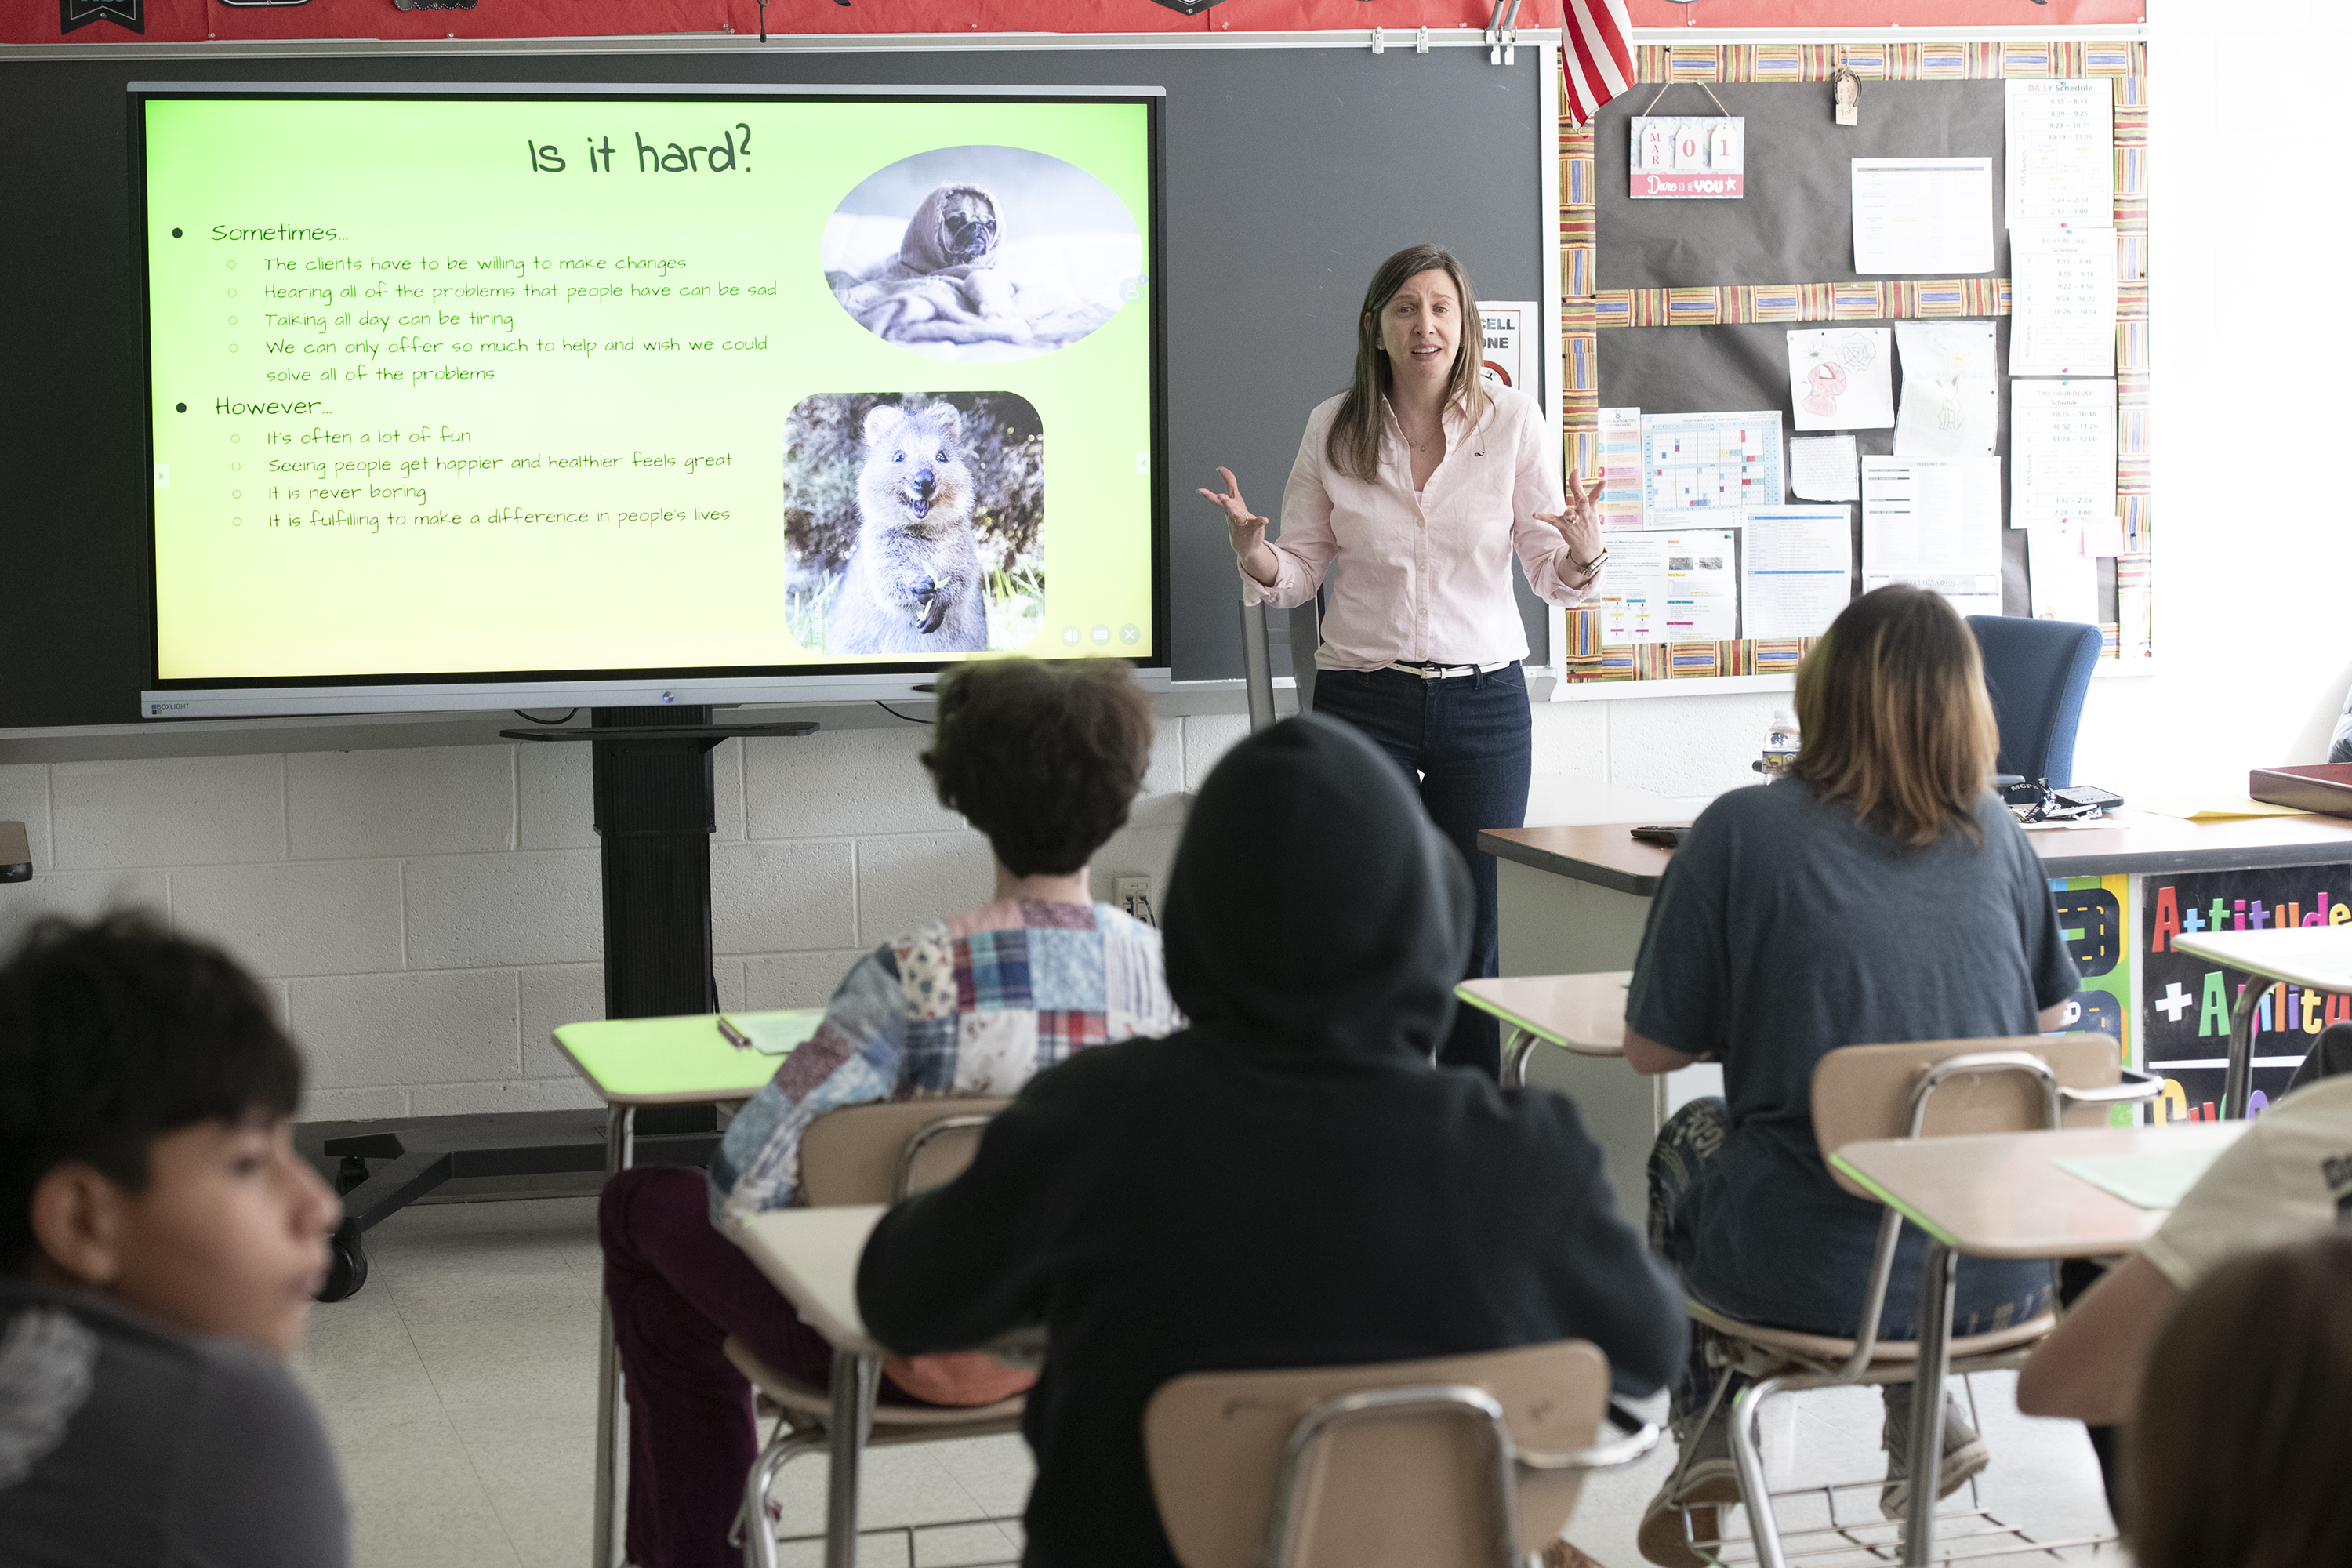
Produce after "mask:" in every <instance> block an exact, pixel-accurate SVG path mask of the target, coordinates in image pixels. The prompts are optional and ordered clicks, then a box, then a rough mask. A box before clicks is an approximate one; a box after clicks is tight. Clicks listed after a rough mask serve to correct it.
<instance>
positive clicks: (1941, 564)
mask: <svg viewBox="0 0 2352 1568" xmlns="http://www.w3.org/2000/svg"><path fill="white" fill-rule="evenodd" d="M1889 583H1908V584H1912V585H1913V586H1914V587H1919V588H1931V589H1933V590H1935V591H1936V592H1937V593H1938V594H1941V595H1944V597H1945V598H1947V599H1948V600H1950V601H1951V603H1952V608H1954V609H1956V610H1958V612H1959V613H1960V614H1962V615H1964V616H1997V615H2000V458H1990V457H1987V458H1863V460H1862V591H1863V592H1864V593H1865V594H1867V593H1869V592H1870V591H1871V590H1873V589H1874V588H1883V587H1885V586H1886V585H1887V584H1889Z"/></svg>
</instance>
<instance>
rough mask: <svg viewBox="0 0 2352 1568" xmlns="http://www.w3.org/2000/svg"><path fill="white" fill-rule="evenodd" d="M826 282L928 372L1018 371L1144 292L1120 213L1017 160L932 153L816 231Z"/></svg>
mask: <svg viewBox="0 0 2352 1568" xmlns="http://www.w3.org/2000/svg"><path fill="white" fill-rule="evenodd" d="M822 251H823V260H824V278H825V282H826V284H827V285H828V286H830V287H831V289H833V297H834V298H835V300H839V301H840V302H841V308H842V309H843V310H846V311H848V312H849V314H850V316H851V318H852V319H853V320H855V321H856V322H857V323H858V325H860V326H862V327H864V328H865V329H866V331H869V332H872V333H873V334H874V335H875V336H876V337H877V338H880V339H881V340H882V341H883V342H888V343H896V344H897V345H898V346H899V347H900V348H904V349H910V350H912V351H913V352H915V353H922V354H929V355H930V356H931V357H933V358H935V359H949V360H957V361H961V362H966V363H982V362H989V361H996V360H1009V359H1028V358H1032V357H1034V356H1035V355H1038V354H1045V353H1053V352H1054V351H1055V350H1056V349H1061V348H1066V347H1068V346H1069V345H1070V344H1072V343H1074V342H1077V341H1078V340H1079V339H1081V338H1084V337H1085V336H1087V334H1088V333H1090V332H1092V331H1095V330H1096V329H1097V328H1098V327H1100V326H1101V325H1102V324H1103V323H1104V322H1106V321H1109V320H1110V319H1111V317H1113V316H1115V315H1117V314H1118V310H1119V307H1120V306H1122V305H1123V304H1125V303H1126V302H1127V301H1128V300H1132V299H1134V298H1136V297H1137V296H1138V294H1139V292H1140V290H1141V289H1142V287H1143V281H1144V279H1143V240H1142V237H1141V236H1140V235H1139V233H1138V232H1137V230H1136V226H1135V219H1134V217H1133V216H1132V215H1131V214H1129V212H1128V210H1127V205H1126V204H1125V203H1123V202H1121V201H1120V200H1119V199H1118V196H1116V195H1112V193H1111V190H1110V187H1109V186H1108V185H1106V184H1103V183H1102V182H1101V181H1100V180H1097V179H1096V178H1095V177H1094V176H1093V175H1092V174H1087V172H1086V171H1085V170H1084V169H1081V168H1078V167H1077V166H1076V164H1072V163H1064V162H1063V161H1062V160H1060V159H1059V158H1053V157H1048V156H1047V155H1046V154H1045V153H1033V152H1031V151H1029V150H1028V149H1027V148H1024V147H940V148H936V149H934V150H932V151H931V152H929V153H917V154H915V155H914V156H913V157H911V158H902V159H900V160H899V161H898V162H897V163H892V164H889V165H887V167H885V168H882V169H880V170H877V171H876V172H875V173H874V174H869V175H867V176H866V178H865V179H864V180H862V181H860V182H859V183H858V184H857V185H856V188H855V189H853V190H852V191H851V192H850V193H849V194H848V195H846V196H844V197H843V198H842V199H841V204H840V205H839V206H837V207H835V209H834V213H833V216H832V217H831V218H829V219H828V220H827V221H826V223H825V226H824V242H823V246H822Z"/></svg>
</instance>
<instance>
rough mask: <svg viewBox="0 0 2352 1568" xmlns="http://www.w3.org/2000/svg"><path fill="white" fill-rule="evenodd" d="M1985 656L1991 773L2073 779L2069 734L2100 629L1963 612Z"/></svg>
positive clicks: (2060, 782)
mask: <svg viewBox="0 0 2352 1568" xmlns="http://www.w3.org/2000/svg"><path fill="white" fill-rule="evenodd" d="M1968 620H1969V630H1970V631H1972V632H1974V633H1976V635H1977V647H1978V648H1979V650H1980V651H1981V652H1982V653H1983V655H1984V673H1985V689H1986V690H1987V691H1988V692H1990V694H1991V696H1992V711H1993V717H1994V718H1995V719H1997V720H1999V721H2000V762H1998V763H1995V764H1994V771H1995V772H1997V773H2014V774H2016V775H2017V776H2018V777H2020V778H2022V779H2024V780H2025V781H2026V782H2027V783H2029V784H2030V783H2032V781H2033V780H2035V779H2047V780H2049V781H2050V784H2051V787H2052V788H2053V789H2063V788H2064V787H2066V786H2067V785H2068V784H2073V783H2074V731H2075V730H2076V729H2077V728H2078V727H2080V726H2081V724H2082V722H2083V699H2084V697H2085V696H2087V695H2088V694H2089V692H2090V689H2091V671H2092V670H2093V669H2095V668H2097V667H2098V662H2099V644H2100V637H2099V628H2098V627H2096V626H2084V624H2082V623H2081V622H2080V621H2036V620H2029V619H2027V618H2026V617H2024V616H1969V618H1968Z"/></svg>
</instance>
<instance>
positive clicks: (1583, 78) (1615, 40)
mask: <svg viewBox="0 0 2352 1568" xmlns="http://www.w3.org/2000/svg"><path fill="white" fill-rule="evenodd" d="M1564 4H1565V10H1566V15H1565V16H1563V17H1562V18H1561V23H1560V29H1559V74H1560V76H1561V78H1562V79H1563V81H1564V84H1565V85H1566V87H1567V89H1568V112H1569V114H1570V117H1571V118H1573V119H1574V120H1575V121H1576V122H1577V123H1578V124H1579V125H1582V124H1584V123H1586V122H1587V121H1590V120H1591V118H1592V117H1593V115H1595V114H1596V113H1598V112H1600V110H1601V105H1602V104H1604V103H1606V102H1608V101H1609V100H1611V99H1612V98H1614V97H1616V96H1617V95H1618V94H1619V93H1621V92H1622V91H1624V90H1625V89H1627V88H1629V87H1631V86H1633V24H1632V23H1631V22H1629V21H1627V20H1626V19H1625V0H1564Z"/></svg>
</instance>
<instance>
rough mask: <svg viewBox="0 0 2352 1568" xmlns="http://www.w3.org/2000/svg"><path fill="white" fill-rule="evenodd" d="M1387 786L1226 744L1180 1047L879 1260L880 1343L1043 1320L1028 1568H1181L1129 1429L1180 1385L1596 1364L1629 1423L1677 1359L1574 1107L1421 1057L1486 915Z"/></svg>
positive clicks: (1305, 748) (997, 1152)
mask: <svg viewBox="0 0 2352 1568" xmlns="http://www.w3.org/2000/svg"><path fill="white" fill-rule="evenodd" d="M1472 900H1473V895H1472V892H1471V888H1470V880H1469V877H1468V875H1467V874H1466V872H1465V870H1464V868H1463V866H1462V858H1461V857H1460V856H1459V855H1458V854H1456V853H1455V852H1454V848H1453V847H1452V846H1451V845H1450V844H1449V843H1447V842H1446V840H1445V839H1444V837H1441V836H1440V835H1439V833H1438V831H1437V830H1436V829H1435V828H1434V827H1433V826H1431V825H1430V824H1429V822H1428V821H1427V819H1426V818H1425V817H1424V816H1423V815H1422V812H1421V809H1420V806H1419V804H1418V802H1417V801H1416V800H1415V799H1414V797H1413V795H1412V790H1411V788H1410V787H1409V786H1408V785H1407V784H1405V782H1404V780H1403V778H1402V776H1401V775H1400V774H1399V773H1398V771H1397V770H1396V769H1395V768H1393V767H1389V766H1383V765H1382V764H1381V752H1379V751H1378V750H1377V749H1376V748H1375V747H1374V745H1373V743H1372V742H1370V741H1369V740H1367V739H1365V738H1364V737H1363V735H1361V734H1360V732H1358V731H1356V730H1355V729H1353V728H1352V727H1350V726H1349V725H1346V724H1342V723H1339V722H1338V721H1332V720H1328V719H1323V718H1319V717H1315V716H1311V715H1310V716H1307V717H1303V718H1299V719H1294V720H1291V721H1287V722H1286V723H1283V724H1278V725H1276V726H1275V727H1274V728H1273V729H1271V730H1269V731H1265V733H1263V734H1260V735H1257V736H1254V737H1252V738H1251V739H1250V740H1247V741H1245V742H1242V744H1240V745H1239V746H1237V747H1235V748H1234V751H1233V752H1232V753H1231V754H1229V755H1228V756H1227V757H1226V758H1225V760H1224V761H1223V763H1219V764H1218V766H1217V768H1216V770H1215V772H1214V773H1212V774H1211V775H1210V777H1209V780H1208V782H1207V784H1205V785H1204V786H1203V787H1202V791H1201V794H1200V796H1199V798H1198V800H1197V801H1196V802H1195V803H1194V805H1193V807H1192V817H1191V820H1190V822H1189V823H1188V825H1187V826H1186V827H1185V830H1184V838H1183V842H1182V844H1181V846H1180V847H1179V848H1178V850H1177V855H1176V865H1175V869H1174V872H1173V874H1172V875H1171V878H1170V880H1169V886H1168V898H1167V910H1166V918H1167V925H1166V933H1167V950H1168V983H1169V988H1170V989H1171V991H1172V992H1173V993H1174V994H1175V996H1176V999H1177V1003H1178V1005H1180V1006H1181V1007H1182V1008H1183V1010H1184V1012H1185V1014H1186V1016H1188V1017H1190V1019H1191V1020H1192V1024H1191V1026H1190V1027H1189V1028H1188V1029H1186V1030H1185V1031H1184V1032H1183V1033H1181V1034H1179V1035H1175V1036H1171V1037H1168V1038H1166V1039H1162V1040H1135V1041H1130V1042H1129V1043H1127V1044H1125V1045H1118V1046H1108V1047H1099V1048H1097V1049H1095V1050H1091V1051H1088V1052H1087V1053H1086V1055H1085V1056H1083V1057H1080V1058H1075V1059H1073V1060H1071V1061H1068V1062H1066V1063H1064V1064H1062V1065H1061V1066H1059V1067H1056V1068H1052V1069H1051V1070H1049V1071H1046V1072H1044V1073H1040V1074H1039V1075H1038V1076H1037V1077H1036V1078H1034V1079H1032V1080H1031V1081H1030V1082H1029V1084H1028V1085H1027V1086H1026V1087H1025V1088H1024V1089H1023V1090H1022V1092H1021V1094H1020V1096H1019V1098H1018V1099H1017V1100H1014V1102H1013V1105H1012V1106H1011V1107H1010V1108H1009V1109H1008V1110H1005V1111H1004V1112H1003V1114H1002V1115H1001V1116H999V1117H998V1118H997V1119H996V1121H994V1122H993V1123H992V1125H991V1126H990V1127H989V1129H988V1131H987V1132H986V1134H985V1135H984V1136H983V1137H982V1141H981V1146H980V1151H979V1153H978V1154H977V1156H976V1157H975V1158H974V1160H973V1162H972V1164H971V1168H970V1169H969V1170H967V1171H966V1172H965V1173H964V1174H963V1175H962V1176H961V1177H960V1178H958V1179H957V1180H956V1181H954V1182H952V1183H950V1184H948V1185H946V1186H944V1187H940V1188H938V1189H935V1190H934V1191H932V1192H929V1193H927V1194H922V1195H920V1196H918V1197H915V1198H911V1199H908V1201H907V1202H906V1203H903V1204H901V1205H898V1207H897V1208H895V1209H893V1210H892V1211H891V1212H890V1213H889V1214H888V1215H886V1216H885V1217H884V1219H883V1221H882V1224H881V1226H879V1228H877V1231H876V1232H875V1235H874V1238H873V1240H872V1242H871V1243H870V1244H869V1245H868V1247H867V1248H866V1254H865V1257H864V1259H863V1261H862V1262H861V1264H860V1267H859V1270H858V1300H859V1304H860V1306H861V1308H862V1309H863V1310H864V1312H865V1315H866V1322H867V1324H868V1326H869V1327H870V1328H871V1329H872V1330H873V1331H874V1332H875V1334H876V1335H877V1337H878V1338H880V1339H881V1340H882V1342H885V1343H886V1344H890V1345H893V1346H896V1347H898V1348H899V1349H900V1350H902V1351H925V1350H947V1349H953V1348H957V1347H962V1346H971V1345H978V1344H983V1343H986V1342H989V1341H990V1340H992V1339H994V1338H996V1337H997V1336H999V1335H1001V1334H1003V1333H1004V1332H1005V1331H1008V1330H1011V1329H1013V1327H1015V1326H1016V1325H1020V1324H1027V1323H1036V1322H1043V1323H1045V1325H1046V1328H1047V1331H1048V1343H1049V1349H1048V1351H1047V1352H1046V1363H1045V1373H1044V1376H1043V1378H1042V1380H1041V1381H1040V1382H1039V1383H1038V1384H1037V1386H1036V1389H1035V1391H1034V1393H1033V1394H1031V1395H1030V1399H1029V1408H1028V1415H1027V1417H1026V1420H1025V1424H1024V1425H1025V1429H1026V1433H1027V1436H1028V1439H1029V1444H1030V1447H1031V1448H1032V1449H1033V1450H1034V1452H1035V1455H1036V1458H1037V1482H1036V1488H1035V1489H1034V1491H1033V1492H1032V1493H1031V1495H1030V1500H1029V1508H1028V1513H1027V1524H1028V1547H1027V1552H1026V1555H1025V1557H1024V1562H1025V1563H1028V1564H1029V1565H1030V1568H1080V1565H1084V1568H1093V1565H1095V1564H1100V1563H1119V1564H1122V1565H1135V1564H1157V1565H1159V1568H1172V1565H1173V1564H1174V1563H1175V1559H1174V1557H1173V1556H1172V1555H1171V1552H1170V1550H1169V1545H1168V1541H1167V1537H1166V1535H1165V1533H1164V1532H1163V1531H1161V1528H1160V1517H1159V1513H1158V1511H1157V1510H1156V1509H1155V1507H1154V1505H1153V1502H1152V1497H1151V1489H1150V1479H1149V1476H1148V1473H1147V1469H1146V1466H1145V1461H1144V1454H1143V1436H1142V1415H1143V1407H1144V1405H1145V1403H1146V1401H1148V1400H1149V1399H1150V1396H1151V1394H1152V1393H1153V1392H1154V1391H1155V1390H1156V1389H1158V1388H1159V1387H1160V1384H1164V1383H1166V1382H1167V1381H1168V1380H1169V1379H1170V1378H1172V1377H1174V1376H1176V1375H1177V1374H1179V1373H1187V1372H1196V1371H1203V1370H1212V1369H1235V1368H1248V1367H1284V1366H1305V1365H1318V1364H1321V1365H1344V1364H1347V1363H1356V1362H1379V1361H1400V1360H1408V1359H1412V1358H1414V1357H1421V1356H1432V1355H1444V1354H1454V1353H1462V1352H1473V1351H1480V1350H1489V1349H1496V1348H1502V1347H1507V1346H1513V1345H1522V1344H1532V1343H1540V1342H1548V1341H1552V1340H1560V1339H1570V1338H1582V1339H1589V1340H1591V1341H1592V1342H1594V1343H1596V1344H1598V1345H1599V1346H1600V1347H1601V1350H1602V1351H1603V1352H1606V1353H1607V1354H1608V1356H1609V1359H1610V1364H1611V1367H1612V1374H1613V1377H1614V1381H1615V1385H1616V1387H1617V1388H1618V1390H1619V1391H1620V1392H1622V1393H1623V1394H1633V1395H1638V1394H1644V1393H1647V1392H1649V1391H1652V1390H1654V1389H1655V1388H1657V1387H1658V1386H1659V1385H1660V1384H1661V1383H1662V1382H1663V1381H1664V1379H1665V1378H1666V1377H1667V1376H1668V1375H1669V1373H1671V1372H1672V1371H1673V1370H1674V1369H1675V1368H1676V1367H1677V1366H1679V1365H1680V1358H1681V1356H1682V1353H1683V1345H1684V1339H1685V1329H1684V1321H1683V1316H1682V1313H1681V1310H1680V1309H1679V1306H1678V1303H1677V1301H1676V1300H1675V1296H1674V1294H1673V1292H1672V1290H1671V1289H1670V1288H1669V1286H1668V1282H1667V1280H1666V1278H1665V1276H1664V1272H1663V1271H1662V1270H1661V1269H1660V1268H1659V1267H1658V1266H1657V1264H1656V1263H1655V1262H1654V1260H1653V1259H1652V1258H1650V1257H1649V1256H1648V1255H1647V1253H1646V1252H1645V1250H1644V1248H1643V1246H1642V1243H1641V1241H1640V1239H1639V1238H1638V1237H1636V1236H1635V1235H1634V1234H1633V1231H1632V1229H1631V1228H1630V1227H1629V1226H1626V1225H1625V1224H1624V1223H1623V1222H1622V1221H1621V1220H1620V1219H1619V1218H1618V1217H1617V1213H1616V1207H1615V1203H1614V1200H1613V1199H1612V1196H1611V1194H1610V1192H1609V1187H1608V1184H1607V1181H1606V1180H1605V1178H1604V1177H1603V1176H1602V1174H1601V1155H1600V1152H1599V1151H1598V1150H1597V1149H1596V1148H1595V1147H1594V1145H1593V1143H1592V1142H1591V1140H1590V1139H1589V1138H1588V1137H1587V1136H1586V1135H1585V1132H1584V1130H1583V1128H1582V1127H1581V1126H1580V1124H1579V1123H1578V1121H1577V1117H1576V1111H1575V1108H1574V1107H1573V1106H1571V1105H1570V1103H1569V1102H1568V1101H1567V1100H1564V1099H1562V1098H1561V1097H1559V1095H1556V1094H1553V1093H1550V1092H1549V1091H1546V1090H1542V1089H1527V1090H1517V1091H1512V1092H1509V1093H1506V1092H1504V1091H1503V1090H1501V1089H1497V1088H1496V1085H1495V1083H1494V1081H1493V1080H1492V1079H1487V1078H1485V1077H1483V1076H1481V1075H1480V1074H1478V1073H1476V1072H1475V1071H1466V1070H1453V1069H1445V1068H1438V1067H1436V1066H1434V1065H1433V1063H1432V1060H1431V1056H1432V1051H1433V1048H1434V1047H1435V1046H1436V1045H1437V1043H1438V1042H1439V1041H1440V1040H1442V1039H1444V1037H1445V1031H1446V1028H1447V1026H1448V1025H1449V1024H1451V1022H1452V1021H1453V1013H1454V996H1453V987H1454V982H1455V981H1457V980H1458V979H1460V978H1461V975H1462V966H1463V960H1464V959H1465V956H1466V955H1467V952H1468V949H1469V941H1470V930H1471V920H1472ZM1560 1544H1561V1545H1562V1546H1563V1547H1564V1546H1565V1543H1564V1542H1563V1543H1560ZM1555 1555H1556V1556H1557V1557H1559V1559H1560V1560H1563V1561H1574V1560H1575V1559H1574V1558H1572V1557H1569V1556H1567V1555H1566V1553H1565V1552H1559V1553H1556V1554H1555Z"/></svg>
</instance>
